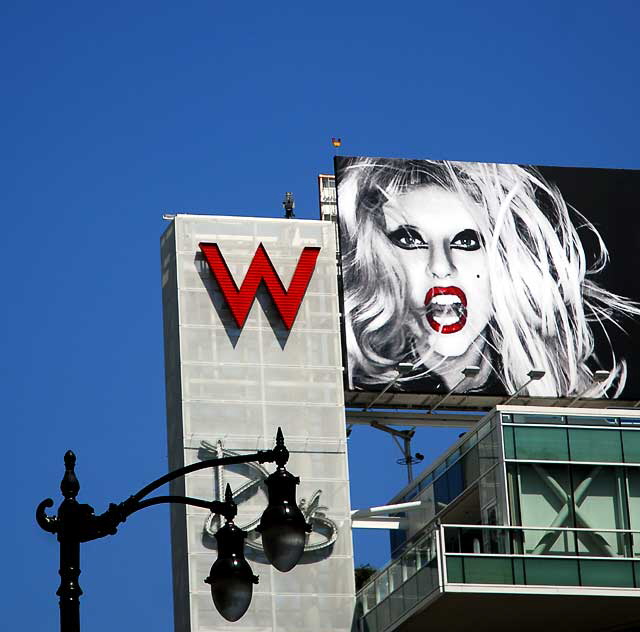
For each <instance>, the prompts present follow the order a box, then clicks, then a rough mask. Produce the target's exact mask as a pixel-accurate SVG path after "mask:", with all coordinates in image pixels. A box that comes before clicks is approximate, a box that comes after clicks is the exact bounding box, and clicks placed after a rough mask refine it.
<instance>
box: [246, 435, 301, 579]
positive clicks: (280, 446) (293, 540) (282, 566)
mask: <svg viewBox="0 0 640 632" xmlns="http://www.w3.org/2000/svg"><path fill="white" fill-rule="evenodd" d="M273 452H274V456H275V459H274V460H275V462H276V464H277V466H278V468H277V469H276V471H275V472H274V473H273V474H271V475H270V476H269V477H268V478H267V480H266V481H265V483H266V484H267V490H268V494H269V504H268V505H267V508H266V509H265V510H264V513H263V514H262V519H261V520H260V524H259V525H258V527H257V529H256V530H257V531H258V532H259V533H260V534H261V535H262V546H263V547H264V553H265V555H266V556H267V559H268V560H269V562H270V563H271V564H272V565H273V566H275V567H276V568H277V569H278V570H279V571H282V572H283V573H286V572H287V571H290V570H291V569H292V568H293V567H294V566H295V565H296V564H297V563H298V561H299V560H300V557H301V556H302V553H303V551H304V543H305V541H306V534H307V533H309V532H310V531H311V525H310V524H307V522H306V520H305V519H304V515H303V514H302V512H301V511H300V508H299V507H298V504H297V503H296V485H298V484H299V483H300V479H299V478H298V477H297V476H293V475H292V474H290V473H289V472H287V470H286V469H285V467H284V465H285V463H286V462H287V460H288V459H289V451H288V450H287V448H286V447H285V445H284V438H283V437H282V433H281V432H280V430H279V429H278V434H277V435H276V447H275V448H274V450H273Z"/></svg>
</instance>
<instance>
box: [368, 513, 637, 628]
mask: <svg viewBox="0 0 640 632" xmlns="http://www.w3.org/2000/svg"><path fill="white" fill-rule="evenodd" d="M463 584H464V585H478V586H482V587H483V590H486V588H487V587H491V586H493V587H494V588H495V591H496V592H499V591H501V592H509V587H510V586H518V587H519V588H521V587H523V586H527V587H531V590H532V592H535V587H544V586H570V587H600V588H603V589H634V588H640V532H639V531H630V530H624V529H583V528H568V527H553V528H552V527H507V526H487V525H433V526H431V527H430V528H428V529H426V530H425V532H424V535H422V536H421V537H419V538H417V539H415V540H414V543H412V544H411V545H410V546H408V547H407V548H406V550H405V551H404V552H403V553H402V555H401V556H400V557H398V558H397V559H395V560H393V561H392V562H390V563H389V564H388V565H387V566H385V567H384V568H383V569H382V570H381V571H380V572H379V573H377V574H376V575H375V576H374V577H372V578H371V580H370V581H369V582H368V583H367V584H366V585H365V586H363V588H362V589H361V590H360V591H359V592H358V594H357V595H356V611H357V616H358V619H359V626H360V630H361V631H362V632H382V631H384V630H387V629H389V628H392V627H393V625H394V624H395V623H396V622H398V621H399V620H400V619H402V618H403V617H404V616H405V615H407V614H408V613H409V612H410V611H411V610H413V609H414V608H415V607H416V606H418V605H419V604H421V602H423V601H424V600H426V599H428V598H429V597H430V596H431V595H434V594H435V593H437V592H447V591H452V592H455V591H456V589H457V590H460V588H459V587H460V586H461V585H463ZM457 587H458V588H457Z"/></svg>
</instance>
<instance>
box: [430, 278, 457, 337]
mask: <svg viewBox="0 0 640 632" xmlns="http://www.w3.org/2000/svg"><path fill="white" fill-rule="evenodd" d="M442 295H449V296H456V297H457V298H459V299H460V303H462V309H461V310H460V311H459V313H458V314H457V315H458V322H456V323H451V324H450V325H441V324H440V323H439V322H438V321H437V320H435V318H434V316H433V312H432V311H430V310H427V321H428V323H429V325H431V328H432V329H433V330H434V331H437V332H438V333H440V334H454V333H456V332H457V331H460V330H461V329H462V328H463V327H464V326H465V325H466V323H467V297H466V295H465V293H464V292H463V291H462V290H461V289H460V288H459V287H455V286H454V285H452V286H449V287H432V288H431V289H430V290H429V291H428V292H427V296H426V297H425V299H424V304H425V305H426V306H427V307H428V306H429V303H431V299H433V297H434V296H442Z"/></svg>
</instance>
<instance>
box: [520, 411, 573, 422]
mask: <svg viewBox="0 0 640 632" xmlns="http://www.w3.org/2000/svg"><path fill="white" fill-rule="evenodd" d="M513 423H516V424H565V423H566V420H565V418H564V417H563V416H562V415H528V414H523V413H518V414H515V415H514V416H513Z"/></svg>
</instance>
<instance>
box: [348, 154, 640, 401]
mask: <svg viewBox="0 0 640 632" xmlns="http://www.w3.org/2000/svg"><path fill="white" fill-rule="evenodd" d="M340 171H341V172H340V174H339V175H340V180H339V186H338V204H339V218H340V235H341V247H342V264H343V275H344V288H345V292H344V307H345V323H346V346H347V352H348V360H349V375H350V380H351V381H352V382H353V383H356V384H360V385H366V384H369V385H373V384H385V383H388V382H389V381H390V380H392V379H393V378H394V377H396V376H397V368H396V367H397V365H398V363H399V362H402V361H406V360H407V357H408V356H411V354H412V351H411V347H412V346H413V340H414V338H415V331H416V325H417V326H418V327H420V326H422V325H421V324H420V323H419V322H418V323H416V321H415V316H414V315H412V314H411V313H410V309H409V307H408V303H409V302H408V300H407V295H408V281H407V278H406V275H405V272H404V269H403V267H402V265H401V264H400V262H399V260H398V258H397V252H396V251H395V247H394V246H393V244H392V243H391V242H390V240H389V238H388V237H387V234H386V227H385V220H384V214H383V211H382V207H383V206H384V204H385V203H387V202H388V201H390V200H393V199H394V198H395V197H397V196H398V195H400V194H402V193H405V192H406V191H407V190H408V189H411V188H412V187H418V186H425V185H436V186H440V187H442V188H444V189H445V190H447V191H451V192H453V193H455V194H457V195H459V196H460V198H461V199H462V200H463V201H464V202H465V205H466V207H467V208H468V210H469V212H470V213H471V214H472V216H473V217H474V219H475V221H476V223H477V226H478V230H479V233H480V236H481V241H482V242H483V248H484V249H485V255H486V261H487V266H488V272H489V278H490V281H491V288H492V291H491V294H492V302H493V310H492V311H493V317H492V319H491V320H490V322H489V325H488V326H487V331H486V333H485V334H484V340H485V342H486V345H488V346H489V348H490V355H491V356H492V357H494V358H495V359H496V360H497V363H496V364H497V366H494V367H493V369H494V371H495V373H496V375H497V377H498V378H499V379H500V381H501V382H502V383H503V385H504V387H505V389H506V390H507V392H513V391H515V390H516V389H517V388H518V387H520V386H521V385H522V383H523V381H524V379H526V374H527V373H528V371H530V370H531V369H533V368H536V369H542V370H544V371H545V376H544V378H543V379H541V380H539V381H535V382H532V383H531V384H530V386H529V387H528V393H527V394H528V395H537V396H556V397H566V396H571V395H576V394H585V395H587V396H591V397H599V396H610V397H617V396H619V394H620V393H621V391H622V389H623V388H624V385H625V382H626V363H625V361H624V360H618V359H617V358H616V356H615V353H614V351H613V349H612V348H611V344H609V348H610V352H611V365H610V375H609V378H608V379H607V380H606V381H605V382H602V383H596V382H595V381H594V379H593V373H592V371H591V369H590V368H589V367H588V366H587V362H588V361H589V360H592V361H593V360H594V359H595V358H594V336H593V332H592V325H593V324H597V325H598V326H600V327H601V328H602V329H603V331H604V333H605V335H606V328H605V326H604V325H605V323H607V322H608V323H611V324H613V325H615V326H618V327H620V318H621V317H622V316H625V315H633V316H637V315H638V314H640V309H639V306H638V304H636V303H634V302H633V301H631V300H629V299H627V298H625V297H623V296H619V295H617V294H613V293H612V292H609V291H607V290H605V289H604V288H602V287H600V286H599V285H598V284H597V283H596V282H595V281H594V280H592V278H591V277H593V275H595V274H597V273H599V272H600V271H602V269H603V268H604V267H605V265H606V264H607V262H608V253H607V249H606V246H605V244H604V242H603V241H602V238H601V237H600V234H599V233H598V231H597V230H596V228H595V227H594V226H593V224H591V222H589V221H588V220H587V219H586V218H584V217H583V216H582V215H581V214H580V213H578V211H576V210H575V209H571V212H572V213H573V214H574V215H575V217H576V218H577V219H578V220H579V222H580V228H581V229H584V230H587V231H589V232H590V233H591V234H592V235H593V236H594V237H595V242H596V243H597V249H598V253H597V256H596V260H595V263H594V264H593V265H592V267H591V268H589V269H588V268H587V262H586V257H585V253H584V247H583V245H582V242H581V241H580V238H579V236H578V232H577V230H576V227H575V226H574V224H573V222H572V221H571V217H570V210H569V208H568V206H567V204H566V202H565V200H564V199H563V197H562V194H561V193H560V191H559V190H558V189H557V187H555V186H554V185H553V184H551V183H549V182H547V181H545V179H544V178H543V177H542V176H541V175H540V173H539V172H538V171H537V170H536V169H534V168H530V167H522V166H518V165H506V164H496V163H470V162H449V161H442V162H440V161H438V162H436V161H407V160H396V159H374V158H353V159H348V160H347V161H346V162H345V163H343V164H342V165H341V169H340ZM607 338H608V336H607ZM417 364H418V365H419V360H418V363H417ZM431 372H437V369H435V368H434V367H427V366H425V367H424V374H429V373H431ZM585 391H586V393H585Z"/></svg>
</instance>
